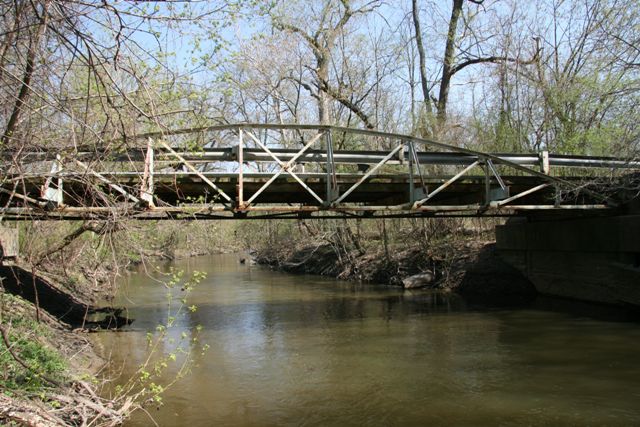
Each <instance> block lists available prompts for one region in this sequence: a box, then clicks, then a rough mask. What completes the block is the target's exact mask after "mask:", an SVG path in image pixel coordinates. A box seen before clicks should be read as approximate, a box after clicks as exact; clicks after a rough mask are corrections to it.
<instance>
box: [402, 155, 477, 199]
mask: <svg viewBox="0 0 640 427" xmlns="http://www.w3.org/2000/svg"><path fill="white" fill-rule="evenodd" d="M479 164H480V160H476V161H475V162H473V163H471V164H470V165H469V166H467V167H466V168H464V169H463V170H461V171H460V172H458V173H457V174H456V175H455V176H453V177H451V178H450V179H449V180H448V181H447V182H445V183H444V184H442V185H441V186H440V187H438V188H436V189H435V190H433V191H432V192H431V193H429V195H428V196H427V197H425V198H424V199H422V200H418V201H417V202H415V203H414V204H413V206H412V207H411V209H412V210H415V209H419V208H421V207H422V205H424V204H425V203H427V202H428V201H429V200H430V199H431V198H432V197H434V196H435V195H436V194H438V193H439V192H441V191H442V190H444V189H445V188H447V187H448V186H450V185H451V184H453V183H454V182H456V181H457V180H458V179H460V177H461V176H462V175H464V174H465V173H467V172H469V171H470V170H471V169H473V168H475V167H476V166H478V165H479Z"/></svg>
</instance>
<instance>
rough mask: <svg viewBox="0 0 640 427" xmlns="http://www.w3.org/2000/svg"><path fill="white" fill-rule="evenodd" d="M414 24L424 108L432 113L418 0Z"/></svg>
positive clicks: (414, 8) (416, 1)
mask: <svg viewBox="0 0 640 427" xmlns="http://www.w3.org/2000/svg"><path fill="white" fill-rule="evenodd" d="M412 11H413V26H414V28H415V33H416V47H417V48H418V58H419V61H420V85H421V87H422V96H423V98H424V108H425V111H426V112H427V113H431V96H430V94H429V81H428V80H427V67H426V65H425V63H426V55H425V52H424V44H423V43H422V29H421V28H420V16H419V11H418V0H412Z"/></svg>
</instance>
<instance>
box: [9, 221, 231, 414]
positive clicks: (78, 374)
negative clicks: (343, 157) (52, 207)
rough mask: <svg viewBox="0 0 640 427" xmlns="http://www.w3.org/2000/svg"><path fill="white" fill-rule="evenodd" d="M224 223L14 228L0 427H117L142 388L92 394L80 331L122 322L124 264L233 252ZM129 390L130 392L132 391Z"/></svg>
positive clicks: (98, 364) (90, 348)
mask: <svg viewBox="0 0 640 427" xmlns="http://www.w3.org/2000/svg"><path fill="white" fill-rule="evenodd" d="M232 231H233V230H232V228H230V227H221V226H219V225H217V224H212V223H192V222H188V223H182V222H180V223H177V224H171V225H168V226H163V227H162V228H157V227H155V226H153V225H147V224H136V223H133V224H129V223H125V224H122V225H121V226H119V227H118V229H110V228H108V224H102V223H97V222H95V221H87V222H74V223H60V224H54V225H51V224H47V225H46V226H45V224H41V223H33V224H28V225H27V226H24V227H22V229H21V230H20V234H21V236H22V237H21V238H22V243H21V248H20V250H21V252H20V256H19V257H18V258H17V259H15V260H13V261H11V262H6V261H5V262H4V265H3V264H2V263H0V329H2V331H3V332H4V333H3V335H4V336H3V339H1V340H0V368H1V370H0V389H1V390H2V391H1V392H0V424H2V425H4V424H10V425H13V424H17V425H38V426H40V425H50V426H62V425H83V424H92V425H118V424H120V423H122V422H123V421H124V419H125V418H126V417H128V416H129V415H130V413H131V412H132V410H134V409H135V408H136V407H138V406H139V403H140V402H139V400H140V398H141V397H144V396H145V393H139V391H136V392H134V393H129V395H127V392H123V393H110V398H108V399H105V398H103V397H101V396H102V394H101V389H102V386H103V385H104V383H105V380H108V378H103V377H104V374H103V372H105V368H107V367H108V366H109V363H110V361H109V360H107V359H105V358H103V357H101V352H100V349H98V348H96V347H95V345H94V343H93V340H91V339H89V337H88V334H87V332H88V331H89V330H92V329H105V328H117V327H119V326H121V325H124V324H126V323H127V322H128V320H127V319H126V318H125V317H123V316H122V315H121V310H119V309H118V308H110V307H102V306H98V302H99V301H106V302H107V303H109V302H111V301H113V298H114V296H115V295H116V293H117V292H118V288H117V285H116V282H117V279H118V278H119V277H121V276H122V275H124V274H129V271H131V270H132V269H133V267H136V266H139V265H140V264H145V269H150V270H152V269H153V268H154V267H153V264H154V263H155V262H157V261H160V260H175V259H181V258H188V257H193V256H199V255H206V254H212V253H222V252H229V251H233V250H237V249H238V244H237V241H235V240H234V239H233V235H232V234H230V233H232ZM134 394H135V395H134Z"/></svg>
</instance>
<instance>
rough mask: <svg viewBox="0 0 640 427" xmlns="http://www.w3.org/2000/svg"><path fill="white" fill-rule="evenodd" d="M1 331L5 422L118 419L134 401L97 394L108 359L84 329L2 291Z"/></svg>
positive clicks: (0, 399)
mask: <svg viewBox="0 0 640 427" xmlns="http://www.w3.org/2000/svg"><path fill="white" fill-rule="evenodd" d="M0 333H1V335H2V340H1V343H0V364H1V365H2V366H3V371H4V375H3V376H2V377H1V378H0V388H2V393H1V394H0V423H1V424H3V425H5V424H7V425H26V426H65V425H87V424H90V423H92V424H93V425H118V424H120V423H122V421H123V420H124V419H125V417H126V416H127V415H128V411H129V409H130V407H131V402H130V401H126V400H122V401H113V400H105V399H102V398H100V397H99V394H98V389H99V385H100V382H99V381H97V380H96V378H97V376H98V374H99V372H100V371H101V369H103V367H104V366H105V363H106V361H105V360H104V359H102V358H101V357H100V356H98V355H97V354H96V353H95V352H94V349H93V345H92V342H91V341H90V339H89V337H88V336H87V333H86V332H85V331H81V330H78V329H75V330H74V329H73V328H72V326H71V325H69V324H67V323H65V322H62V321H60V320H58V319H57V318H56V317H54V316H52V315H51V314H49V313H48V312H47V311H46V310H43V309H38V308H37V307H36V306H34V305H33V304H31V303H30V302H28V301H26V300H24V299H22V298H20V297H18V296H14V295H10V294H8V293H6V292H2V293H0Z"/></svg>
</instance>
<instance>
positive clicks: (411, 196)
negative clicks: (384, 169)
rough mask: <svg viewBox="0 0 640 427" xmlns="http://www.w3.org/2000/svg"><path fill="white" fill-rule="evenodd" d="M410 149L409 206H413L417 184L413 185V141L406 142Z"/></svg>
mask: <svg viewBox="0 0 640 427" xmlns="http://www.w3.org/2000/svg"><path fill="white" fill-rule="evenodd" d="M405 144H407V146H408V147H409V204H410V205H413V202H415V201H416V198H415V191H416V189H415V184H414V183H413V141H405Z"/></svg>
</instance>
